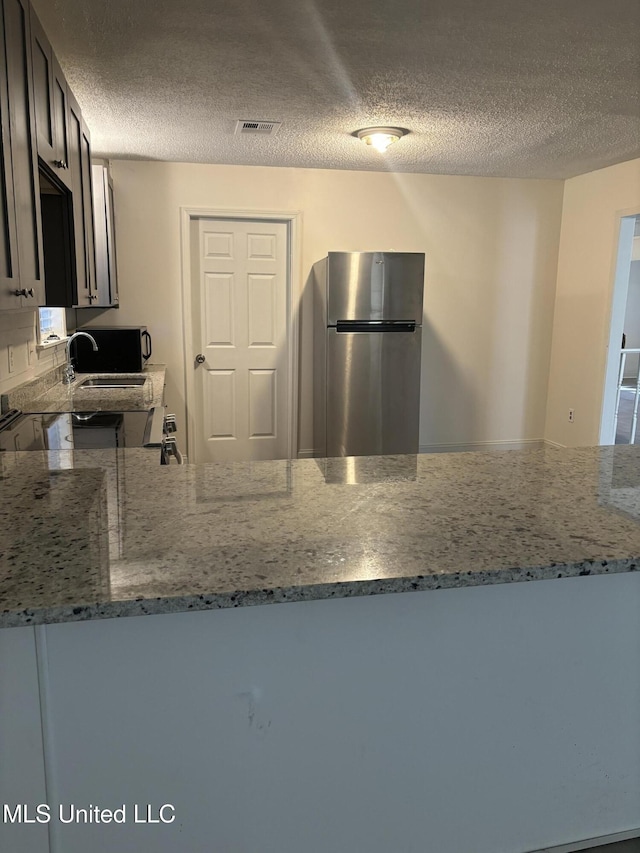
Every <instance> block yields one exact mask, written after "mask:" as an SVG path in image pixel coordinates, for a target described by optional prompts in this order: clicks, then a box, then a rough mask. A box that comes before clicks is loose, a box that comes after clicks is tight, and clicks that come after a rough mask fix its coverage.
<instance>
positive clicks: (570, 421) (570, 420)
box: [569, 409, 575, 424]
mask: <svg viewBox="0 0 640 853" xmlns="http://www.w3.org/2000/svg"><path fill="white" fill-rule="evenodd" d="M574 421H575V417H574V413H573V409H569V423H570V424H572V423H573V422H574Z"/></svg>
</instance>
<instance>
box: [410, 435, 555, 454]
mask: <svg viewBox="0 0 640 853" xmlns="http://www.w3.org/2000/svg"><path fill="white" fill-rule="evenodd" d="M544 446H545V441H544V439H543V438H525V439H522V440H520V441H472V442H470V443H469V444H421V445H420V453H467V452H473V451H477V450H540V449H541V448H543V447H544Z"/></svg>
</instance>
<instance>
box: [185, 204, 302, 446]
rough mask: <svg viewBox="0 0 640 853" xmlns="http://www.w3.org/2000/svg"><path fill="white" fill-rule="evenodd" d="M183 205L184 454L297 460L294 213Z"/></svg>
mask: <svg viewBox="0 0 640 853" xmlns="http://www.w3.org/2000/svg"><path fill="white" fill-rule="evenodd" d="M181 212H182V258H183V276H182V294H183V329H184V354H185V387H186V404H187V405H186V408H187V446H188V455H189V458H190V460H192V461H196V462H207V461H210V462H232V461H256V460H267V459H290V458H293V457H295V456H296V450H297V443H298V435H297V433H298V418H297V412H298V393H297V388H298V310H299V292H300V288H299V282H300V276H299V246H298V244H299V223H298V220H299V214H298V213H284V212H266V213H265V212H256V211H221V210H209V209H194V208H183V209H182V211H181Z"/></svg>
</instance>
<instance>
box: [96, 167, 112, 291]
mask: <svg viewBox="0 0 640 853" xmlns="http://www.w3.org/2000/svg"><path fill="white" fill-rule="evenodd" d="M91 174H92V184H93V211H94V217H93V220H94V226H95V249H96V283H97V287H98V299H97V300H96V302H95V305H96V307H111V306H117V305H118V281H117V272H116V247H115V232H114V220H113V185H112V183H111V180H110V178H109V172H108V169H107V167H106V166H103V165H101V164H98V163H94V165H93V166H92V167H91Z"/></svg>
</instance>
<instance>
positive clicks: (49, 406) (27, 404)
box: [2, 364, 166, 413]
mask: <svg viewBox="0 0 640 853" xmlns="http://www.w3.org/2000/svg"><path fill="white" fill-rule="evenodd" d="M62 370H63V367H62V366H59V367H55V368H53V369H52V370H51V371H49V372H48V373H46V374H44V375H43V376H40V377H38V378H37V379H35V380H33V381H31V382H25V383H24V384H23V385H19V386H18V387H17V388H14V389H13V390H12V391H8V392H7V393H6V394H3V395H2V411H3V412H6V411H9V409H19V410H20V411H21V412H27V413H28V412H109V411H112V412H113V411H115V412H120V411H145V410H148V409H150V408H152V406H161V405H162V401H163V396H164V383H165V375H166V367H165V365H164V364H148V365H146V367H145V368H144V370H143V371H142V373H137V374H134V373H117V374H116V373H111V374H109V373H78V374H76V379H75V381H74V382H72V383H71V384H70V385H65V384H64V383H63V382H62ZM105 376H107V377H112V376H117V377H120V378H122V377H126V376H145V377H146V379H147V381H146V382H145V383H144V385H141V386H140V387H139V388H100V389H97V388H81V387H80V386H81V384H82V383H83V382H84V380H85V379H95V378H100V377H105Z"/></svg>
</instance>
